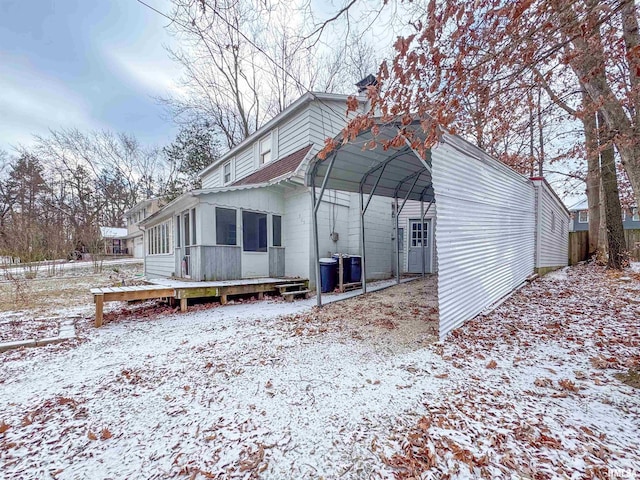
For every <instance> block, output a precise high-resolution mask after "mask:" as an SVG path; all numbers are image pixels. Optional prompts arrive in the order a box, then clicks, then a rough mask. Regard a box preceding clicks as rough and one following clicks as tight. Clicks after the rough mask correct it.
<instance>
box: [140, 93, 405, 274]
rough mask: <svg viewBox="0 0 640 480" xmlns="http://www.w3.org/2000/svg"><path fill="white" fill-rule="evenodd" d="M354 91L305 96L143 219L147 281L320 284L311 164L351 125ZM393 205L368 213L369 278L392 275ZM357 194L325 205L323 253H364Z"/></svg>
mask: <svg viewBox="0 0 640 480" xmlns="http://www.w3.org/2000/svg"><path fill="white" fill-rule="evenodd" d="M346 100H347V96H346V95H335V94H326V93H307V94H305V95H303V96H302V97H301V98H300V99H298V100H297V101H296V102H294V103H293V104H292V105H291V106H289V107H288V108H287V109H286V110H285V111H283V112H282V113H280V114H279V115H277V116H276V117H275V118H273V119H272V120H271V121H270V122H268V123H267V124H266V125H264V126H263V127H262V128H260V129H259V130H258V131H257V132H255V133H254V134H253V135H251V136H250V137H248V138H247V139H246V140H245V141H244V142H242V143H241V144H239V145H238V146H236V147H235V148H233V149H232V150H230V151H229V152H227V153H226V154H225V155H223V156H222V157H221V158H220V159H219V160H218V161H216V162H214V163H213V164H212V165H210V166H209V167H207V168H206V169H205V170H204V171H203V172H202V174H201V177H202V189H200V190H195V191H192V192H189V193H187V194H185V195H182V196H181V197H179V198H177V199H176V200H174V201H173V202H171V203H170V204H168V205H166V206H165V207H164V208H163V209H162V210H160V211H159V212H157V213H155V214H154V215H152V216H151V217H149V218H147V219H145V220H143V221H142V222H141V223H140V225H141V226H142V228H143V229H144V230H145V232H146V233H145V239H146V240H145V241H146V254H145V273H146V275H147V277H150V278H154V277H171V276H175V277H179V278H189V279H192V280H198V281H200V280H231V279H239V278H251V277H269V276H270V277H281V276H291V277H297V276H299V277H304V278H309V279H310V283H311V284H312V285H314V284H315V277H314V276H313V273H314V264H315V260H314V258H313V254H312V240H313V239H312V222H311V218H312V216H311V202H312V200H311V191H310V188H309V187H308V186H306V185H305V180H304V179H305V174H306V169H307V167H308V165H309V162H310V160H311V159H312V158H314V157H315V155H316V153H317V152H318V151H319V150H321V149H322V148H323V146H324V143H325V139H326V138H328V137H333V136H335V135H337V134H338V133H339V132H340V131H341V129H342V128H343V127H344V125H345V124H346V118H347V117H346ZM391 203H392V202H391V200H389V199H387V198H383V197H377V198H374V200H373V201H372V202H371V205H370V208H369V213H368V226H367V232H366V233H368V234H369V235H368V237H369V239H370V240H369V242H370V244H371V245H370V246H369V248H370V252H372V255H371V260H370V262H369V269H368V278H370V279H376V278H388V277H390V276H391V275H392V261H393V258H392V255H391V252H392V250H393V243H392V237H393V222H392V210H391ZM358 208H359V207H358V196H357V194H353V193H348V192H347V193H345V192H339V191H330V192H327V194H326V195H325V196H324V199H323V202H322V205H321V208H320V209H319V218H320V222H319V243H320V251H321V253H322V256H329V255H331V254H332V253H348V254H359V253H360V228H359V224H358V219H359V215H358V211H359V210H358Z"/></svg>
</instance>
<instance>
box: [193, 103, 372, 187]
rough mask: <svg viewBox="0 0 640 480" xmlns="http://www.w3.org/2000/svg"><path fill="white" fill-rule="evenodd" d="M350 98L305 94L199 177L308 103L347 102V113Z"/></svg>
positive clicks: (209, 166) (208, 167) (203, 171)
mask: <svg viewBox="0 0 640 480" xmlns="http://www.w3.org/2000/svg"><path fill="white" fill-rule="evenodd" d="M348 98H349V95H343V94H340V93H322V92H307V93H305V94H303V95H302V96H301V97H300V98H298V99H297V100H296V101H295V102H293V103H292V104H291V105H289V106H288V107H287V108H285V109H284V110H283V111H282V112H280V113H279V114H277V115H276V116H275V117H273V118H272V119H271V120H269V121H268V122H267V123H265V124H264V125H263V126H262V127H260V128H259V129H257V130H256V131H255V132H253V133H252V134H251V135H249V136H248V137H247V138H245V139H244V140H243V141H242V142H240V143H239V144H238V145H236V146H235V147H233V148H231V149H230V150H229V151H227V152H226V153H224V154H223V155H222V156H221V157H220V158H218V159H217V160H215V161H214V162H212V163H211V164H210V165H208V166H207V167H205V168H204V169H203V170H202V171H201V172H200V173H199V176H200V177H203V176H205V175H206V174H208V173H209V172H210V171H211V170H213V169H214V168H216V167H217V166H219V165H222V164H223V163H225V162H226V161H227V160H229V159H230V158H232V157H233V156H234V155H236V154H237V153H239V152H240V151H241V150H243V149H244V148H246V147H247V146H249V145H250V144H252V143H253V142H255V141H256V140H258V139H259V138H260V137H262V136H263V135H264V134H266V133H267V132H268V131H269V130H271V129H273V127H275V126H278V125H280V124H282V123H284V122H285V121H286V120H288V119H290V118H291V117H292V116H293V115H294V114H296V113H297V112H299V111H301V109H302V107H304V106H306V105H307V104H308V103H310V102H312V101H314V100H317V101H319V102H326V101H329V102H330V101H339V102H345V111H346V102H347V99H348ZM357 98H358V101H360V102H361V103H364V102H366V98H365V97H364V96H362V95H361V96H358V97H357Z"/></svg>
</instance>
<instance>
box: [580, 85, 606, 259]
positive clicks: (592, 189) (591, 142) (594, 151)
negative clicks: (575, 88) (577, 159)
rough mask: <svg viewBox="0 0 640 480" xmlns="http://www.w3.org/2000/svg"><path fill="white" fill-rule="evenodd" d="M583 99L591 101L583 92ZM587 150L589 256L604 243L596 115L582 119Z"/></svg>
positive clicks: (585, 101)
mask: <svg viewBox="0 0 640 480" xmlns="http://www.w3.org/2000/svg"><path fill="white" fill-rule="evenodd" d="M582 101H583V103H585V105H586V103H587V102H589V101H590V98H589V96H588V95H587V94H586V93H584V92H583V94H582ZM582 124H583V126H584V138H585V146H586V150H587V202H588V205H589V257H591V256H593V255H595V254H596V253H597V251H598V247H599V246H600V245H602V244H601V243H600V242H599V239H600V156H599V155H598V136H597V135H598V132H597V125H596V118H595V115H586V116H585V117H584V118H583V119H582Z"/></svg>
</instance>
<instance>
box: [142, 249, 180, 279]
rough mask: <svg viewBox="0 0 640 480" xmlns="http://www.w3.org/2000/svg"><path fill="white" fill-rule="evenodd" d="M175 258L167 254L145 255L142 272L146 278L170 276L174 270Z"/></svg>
mask: <svg viewBox="0 0 640 480" xmlns="http://www.w3.org/2000/svg"><path fill="white" fill-rule="evenodd" d="M174 270H175V259H174V256H173V254H169V255H147V256H146V257H145V258H144V274H145V276H146V277H147V278H158V277H170V276H171V275H173V274H174V273H175V272H174Z"/></svg>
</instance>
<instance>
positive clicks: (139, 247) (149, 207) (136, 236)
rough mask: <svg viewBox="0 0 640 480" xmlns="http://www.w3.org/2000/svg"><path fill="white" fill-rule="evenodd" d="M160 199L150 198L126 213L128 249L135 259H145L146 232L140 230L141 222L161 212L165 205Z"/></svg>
mask: <svg viewBox="0 0 640 480" xmlns="http://www.w3.org/2000/svg"><path fill="white" fill-rule="evenodd" d="M165 203H166V202H164V200H163V199H161V198H158V197H153V198H148V199H146V200H142V201H141V202H138V203H136V204H135V205H134V206H133V207H132V208H130V209H129V210H127V211H126V212H124V218H125V222H126V225H127V236H126V245H125V247H126V249H127V252H129V255H132V256H134V257H135V258H144V232H143V231H142V230H140V222H142V220H144V219H145V218H147V217H150V216H151V215H153V214H154V213H156V212H157V211H159V210H160V209H161V208H162V207H163V206H164V204H165Z"/></svg>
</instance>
